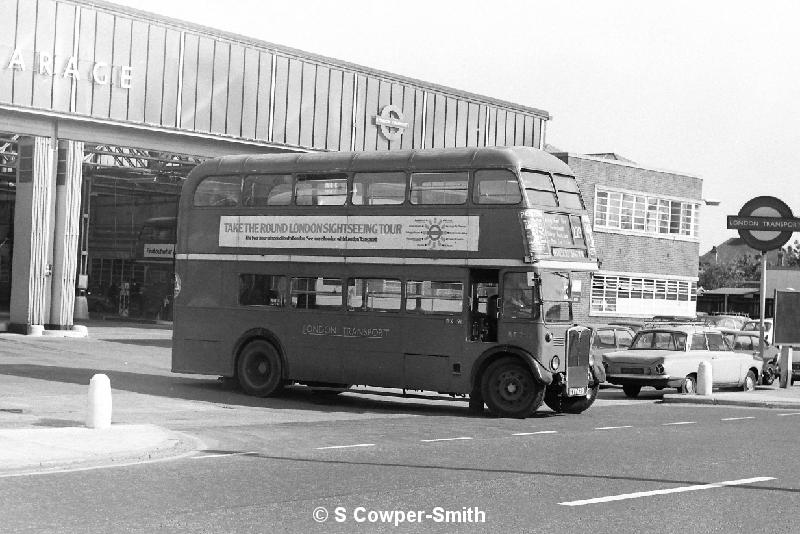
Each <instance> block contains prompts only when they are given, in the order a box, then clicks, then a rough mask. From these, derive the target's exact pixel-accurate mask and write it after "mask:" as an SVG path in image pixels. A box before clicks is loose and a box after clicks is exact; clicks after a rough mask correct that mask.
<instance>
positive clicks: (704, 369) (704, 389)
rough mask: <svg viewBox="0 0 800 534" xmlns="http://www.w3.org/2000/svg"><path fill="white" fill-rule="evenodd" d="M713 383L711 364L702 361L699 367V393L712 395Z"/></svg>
mask: <svg viewBox="0 0 800 534" xmlns="http://www.w3.org/2000/svg"><path fill="white" fill-rule="evenodd" d="M712 384H713V380H712V376H711V364H710V363H708V362H700V365H699V366H698V368H697V394H698V395H706V396H708V395H711V389H712Z"/></svg>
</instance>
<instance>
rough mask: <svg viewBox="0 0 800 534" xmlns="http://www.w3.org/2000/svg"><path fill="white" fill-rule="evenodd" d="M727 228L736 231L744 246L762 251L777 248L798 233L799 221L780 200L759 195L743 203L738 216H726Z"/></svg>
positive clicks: (799, 228)
mask: <svg viewBox="0 0 800 534" xmlns="http://www.w3.org/2000/svg"><path fill="white" fill-rule="evenodd" d="M728 228H729V229H731V230H738V231H739V236H740V237H741V238H742V239H743V240H744V242H745V243H747V244H748V245H750V246H751V247H753V248H754V249H756V250H760V251H762V252H766V251H768V250H774V249H777V248H781V247H782V246H783V245H785V244H786V243H787V242H788V241H789V239H791V237H792V233H793V232H795V231H798V230H800V219H795V218H794V216H793V215H792V210H791V209H790V208H789V206H787V205H786V203H785V202H783V201H782V200H780V199H778V198H775V197H769V196H761V197H755V198H753V199H751V200H749V201H747V202H746V203H745V205H744V206H742V209H740V210H739V214H738V215H729V216H728Z"/></svg>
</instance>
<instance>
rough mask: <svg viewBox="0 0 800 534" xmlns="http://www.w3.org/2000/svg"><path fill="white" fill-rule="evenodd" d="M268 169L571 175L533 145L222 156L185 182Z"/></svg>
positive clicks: (197, 171)
mask: <svg viewBox="0 0 800 534" xmlns="http://www.w3.org/2000/svg"><path fill="white" fill-rule="evenodd" d="M265 165H269V172H275V173H289V172H301V173H302V172H306V173H313V172H358V171H391V170H398V169H408V170H411V171H414V170H436V169H449V170H452V169H458V168H476V167H477V168H481V167H483V168H491V167H504V168H508V167H513V168H517V169H520V168H528V169H534V170H542V171H547V172H555V173H561V174H568V175H572V174H573V173H572V170H570V168H569V166H567V164H566V163H564V162H563V161H561V160H560V159H558V158H556V157H555V156H553V155H552V154H549V153H547V152H545V151H543V150H539V149H536V148H531V147H486V148H445V149H428V150H395V151H376V152H302V153H294V154H263V155H255V156H253V155H236V156H223V157H220V158H216V159H212V160H209V161H206V162H204V163H201V164H200V165H198V166H197V167H196V168H195V170H194V171H192V173H191V174H190V175H189V178H188V179H187V183H190V182H192V181H196V180H199V179H200V178H201V177H203V176H209V175H215V174H248V173H263V172H265ZM193 177H196V178H195V179H193ZM189 190H191V188H190V189H189Z"/></svg>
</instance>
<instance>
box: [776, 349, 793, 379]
mask: <svg viewBox="0 0 800 534" xmlns="http://www.w3.org/2000/svg"><path fill="white" fill-rule="evenodd" d="M778 362H779V363H778V365H779V366H780V368H781V377H780V380H779V381H778V385H779V386H780V387H781V388H788V387H789V384H790V383H791V381H792V380H791V377H792V347H787V346H783V347H781V355H780V356H779V357H778Z"/></svg>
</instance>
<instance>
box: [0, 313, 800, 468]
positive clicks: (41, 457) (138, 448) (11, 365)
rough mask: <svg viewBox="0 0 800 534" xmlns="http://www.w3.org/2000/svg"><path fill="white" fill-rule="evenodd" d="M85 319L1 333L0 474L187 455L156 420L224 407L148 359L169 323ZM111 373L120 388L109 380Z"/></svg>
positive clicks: (796, 389)
mask: <svg viewBox="0 0 800 534" xmlns="http://www.w3.org/2000/svg"><path fill="white" fill-rule="evenodd" d="M85 326H86V330H87V333H88V336H86V337H81V338H71V337H55V336H46V335H45V336H30V335H28V336H26V335H20V334H11V333H6V332H3V333H0V478H3V477H8V476H23V475H34V474H42V473H51V472H59V471H65V470H79V469H93V468H98V467H109V466H122V465H130V464H132V463H139V462H152V461H163V460H166V459H171V458H176V457H182V456H187V455H190V454H192V453H193V452H194V451H196V450H200V449H202V448H203V447H204V445H203V444H202V443H199V442H198V441H197V440H196V438H194V437H193V436H191V435H189V434H186V433H183V432H179V431H176V430H172V429H169V428H166V426H164V424H159V423H164V422H165V419H164V414H165V413H168V412H169V413H170V414H171V415H172V416H173V419H171V421H174V420H176V418H175V413H176V412H177V413H178V417H177V419H180V411H181V410H183V411H185V412H186V413H187V414H190V413H193V414H194V415H195V416H196V414H197V410H198V409H200V410H207V413H208V416H209V417H215V416H216V415H215V410H217V411H220V412H224V411H225V410H224V408H230V406H226V405H225V404H226V397H219V398H217V397H214V398H202V399H197V398H195V397H192V396H191V395H188V396H187V395H186V393H185V391H187V389H186V388H184V389H183V390H181V389H180V387H176V386H175V384H176V383H177V385H178V386H181V385H184V386H185V384H181V383H180V380H181V378H180V377H181V376H186V375H172V374H171V373H170V372H169V370H168V365H167V364H166V363H165V362H163V361H162V362H161V363H160V364H159V365H160V367H159V366H156V365H155V364H154V363H152V361H153V359H154V358H156V356H155V355H156V353H155V352H152V353H148V352H147V351H148V347H150V348H153V347H160V349H159V351H160V352H158V354H157V357H158V358H161V359H162V360H163V358H164V357H165V356H164V355H165V350H164V349H165V348H167V347H169V346H170V343H171V341H170V340H171V329H170V325H168V324H167V325H164V324H161V325H152V324H148V325H144V324H141V325H139V324H135V323H130V322H126V323H106V322H103V321H95V322H92V323H89V324H86V325H85ZM126 347H133V348H126ZM125 350H129V351H130V352H125ZM129 363H130V366H129ZM134 364H135V365H134ZM149 366H152V368H151V367H149ZM92 369H99V370H103V369H109V371H108V372H109V373H113V374H114V376H115V380H112V384H111V386H112V392H113V399H114V400H113V401H112V402H113V405H114V411H113V416H112V420H111V426H110V428H106V429H96V428H89V427H87V425H86V420H87V413H88V403H89V386H88V384H89V379H90V378H91V376H92V373H93V372H94V371H93V370H92ZM211 379H212V377H209V378H208V379H207V380H211ZM115 381H116V384H118V385H120V384H121V385H120V387H121V389H122V390H123V391H119V390H115ZM157 388H160V389H157ZM214 394H215V395H216V394H217V393H216V392H214ZM601 397H602V392H601ZM200 401H202V403H201V402H200ZM245 402H246V401H245ZM663 402H664V403H670V404H671V403H682V404H698V405H701V404H706V405H735V406H749V407H761V408H780V409H788V410H799V411H800V384H797V385H795V386H792V387H789V388H786V389H781V388H779V387H778V386H777V383H776V384H775V385H772V386H758V387H757V388H756V390H755V391H752V392H743V391H714V393H713V394H712V395H709V396H700V395H679V394H665V395H664V397H663ZM239 403H240V404H241V401H239ZM198 406H199V408H198ZM242 408H243V409H245V410H246V409H247V408H248V406H246V405H245V406H243V407H242ZM250 408H252V409H256V406H255V405H253V406H252V407H250ZM290 411H291V410H290V408H288V407H287V408H286V409H280V407H279V408H278V409H275V410H272V411H271V413H272V415H271V417H272V418H274V419H275V420H276V421H280V420H281V418H283V417H287V415H286V413H287V412H290ZM228 412H230V410H228ZM225 415H227V414H222V415H221V416H225ZM327 415H329V416H333V415H334V414H332V413H331V414H327ZM259 416H263V414H259ZM319 416H321V417H325V416H326V414H324V413H322V414H319ZM187 419H188V417H187ZM172 426H175V425H172Z"/></svg>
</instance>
